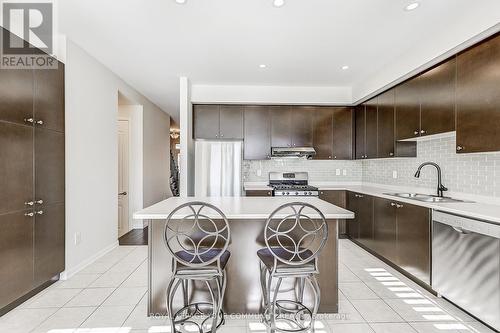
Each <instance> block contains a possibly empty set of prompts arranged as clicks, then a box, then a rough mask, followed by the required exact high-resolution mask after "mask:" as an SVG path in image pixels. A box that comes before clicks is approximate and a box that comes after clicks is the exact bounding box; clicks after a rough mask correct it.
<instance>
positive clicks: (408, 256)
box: [397, 203, 431, 284]
mask: <svg viewBox="0 0 500 333" xmlns="http://www.w3.org/2000/svg"><path fill="white" fill-rule="evenodd" d="M398 204H399V205H400V206H399V208H398V209H397V239H398V265H399V266H400V267H401V268H402V269H404V270H405V271H407V272H408V273H410V274H412V275H413V276H415V277H416V278H418V279H419V280H421V281H423V282H425V283H427V284H430V274H431V273H430V272H431V268H430V267H431V253H430V248H431V243H430V242H431V240H430V238H431V235H430V230H431V225H430V210H429V209H428V208H424V207H419V206H414V205H410V204H405V203H398Z"/></svg>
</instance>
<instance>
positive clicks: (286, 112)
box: [269, 106, 292, 147]
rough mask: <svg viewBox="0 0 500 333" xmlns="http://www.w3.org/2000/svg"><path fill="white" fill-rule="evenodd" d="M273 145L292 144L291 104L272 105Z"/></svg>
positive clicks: (288, 145) (286, 145)
mask: <svg viewBox="0 0 500 333" xmlns="http://www.w3.org/2000/svg"><path fill="white" fill-rule="evenodd" d="M269 109H270V113H271V146H272V147H291V146H292V109H291V107H290V106H271V107H269Z"/></svg>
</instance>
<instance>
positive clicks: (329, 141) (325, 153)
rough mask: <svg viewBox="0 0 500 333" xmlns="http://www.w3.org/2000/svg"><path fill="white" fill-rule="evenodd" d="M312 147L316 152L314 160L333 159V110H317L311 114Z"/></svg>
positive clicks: (326, 108)
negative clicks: (312, 129)
mask: <svg viewBox="0 0 500 333" xmlns="http://www.w3.org/2000/svg"><path fill="white" fill-rule="evenodd" d="M313 117H314V118H313V119H314V124H313V128H314V131H313V147H314V149H315V150H316V156H314V159H316V160H330V159H332V158H333V109H332V108H328V107H321V108H317V109H316V110H315V112H314V113H313Z"/></svg>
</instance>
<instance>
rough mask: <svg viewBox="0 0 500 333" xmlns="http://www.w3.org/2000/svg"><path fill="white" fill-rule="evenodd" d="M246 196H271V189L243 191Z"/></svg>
mask: <svg viewBox="0 0 500 333" xmlns="http://www.w3.org/2000/svg"><path fill="white" fill-rule="evenodd" d="M245 196H247V197H271V196H273V192H272V190H248V191H245Z"/></svg>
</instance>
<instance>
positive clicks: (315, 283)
mask: <svg viewBox="0 0 500 333" xmlns="http://www.w3.org/2000/svg"><path fill="white" fill-rule="evenodd" d="M307 281H308V282H309V283H310V285H311V288H312V290H313V293H314V308H313V311H312V318H311V332H314V323H315V320H316V315H317V314H318V310H319V305H320V303H321V290H320V288H319V283H318V280H317V279H316V276H315V275H310V276H309V277H308V278H307Z"/></svg>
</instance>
